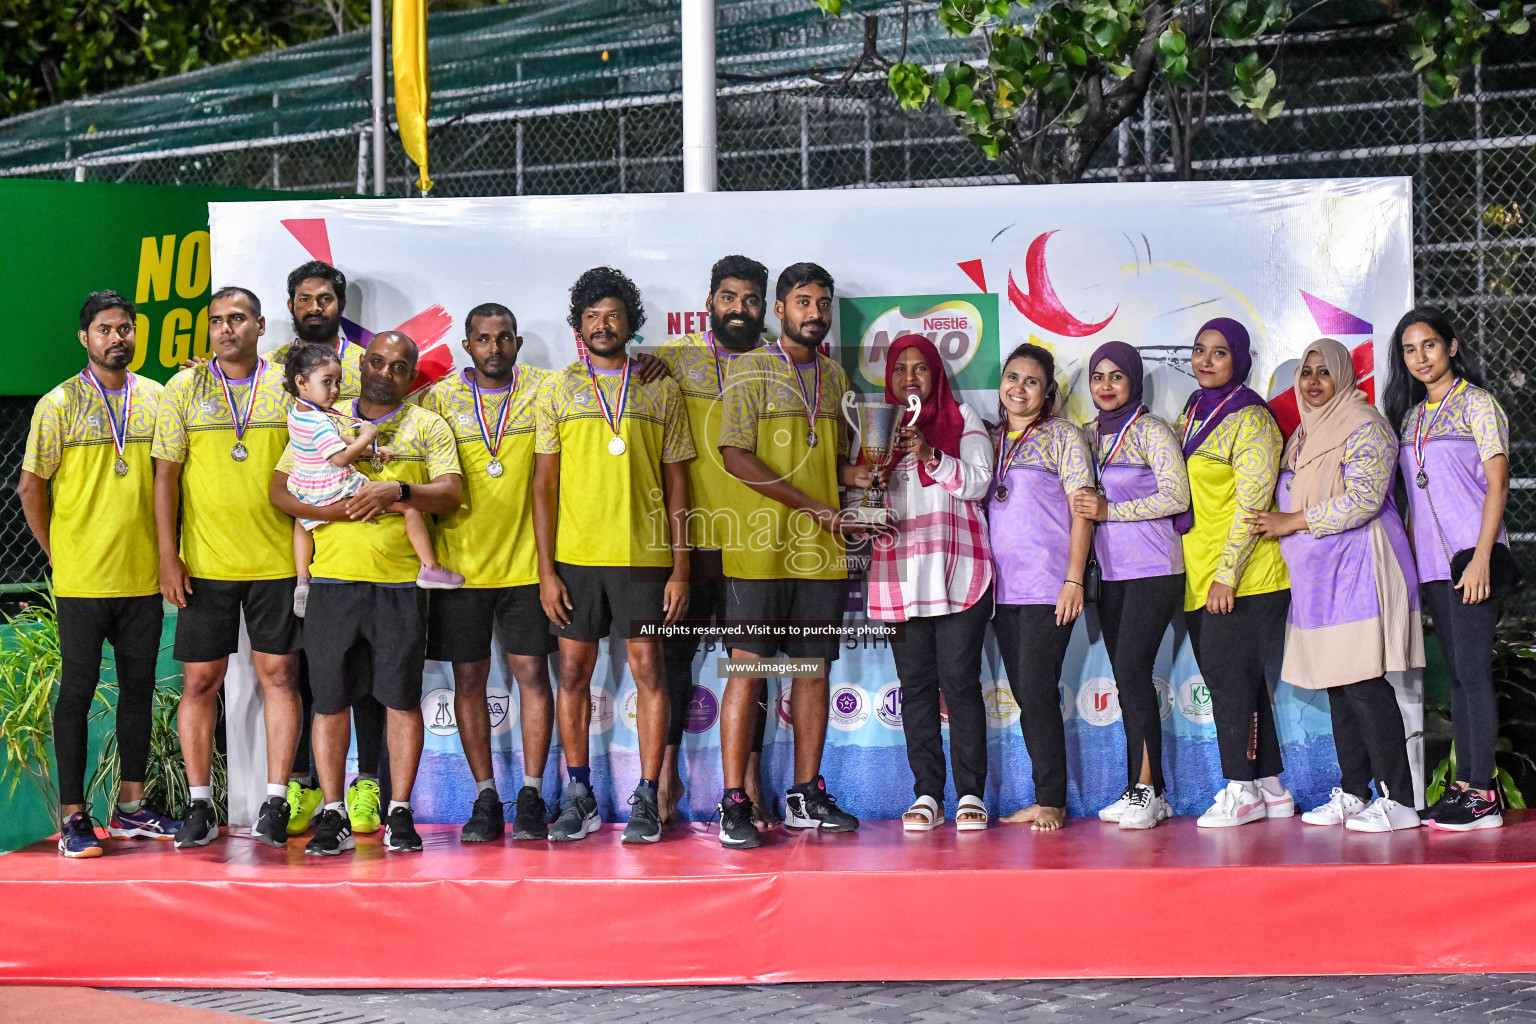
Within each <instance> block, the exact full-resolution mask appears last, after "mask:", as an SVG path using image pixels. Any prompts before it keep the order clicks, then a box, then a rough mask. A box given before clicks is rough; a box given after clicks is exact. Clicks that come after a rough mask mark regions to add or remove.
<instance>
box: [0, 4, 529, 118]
mask: <svg viewBox="0 0 1536 1024" xmlns="http://www.w3.org/2000/svg"><path fill="white" fill-rule="evenodd" d="M505 2H506V0H433V2H432V3H431V4H430V7H431V9H432V10H434V11H438V10H452V9H457V8H465V7H485V6H489V5H490V4H492V3H505ZM387 8H388V5H387V4H386V9H387ZM368 11H369V3H368V0H0V117H10V116H12V115H15V114H21V113H25V112H26V111H28V110H34V109H36V108H38V107H42V106H47V105H49V104H53V103H58V102H61V101H63V100H71V99H78V98H79V97H81V96H85V95H89V94H92V93H99V92H105V91H107V90H109V89H116V88H119V87H121V86H125V85H135V84H138V83H140V82H147V81H150V80H152V79H156V78H159V77H161V76H162V75H174V74H179V73H181V72H183V71H194V70H196V69H198V68H203V67H207V66H209V65H210V64H219V63H222V62H224V61H229V60H239V59H240V58H242V57H250V56H254V55H256V54H258V53H262V52H264V51H266V50H270V49H274V48H276V47H281V46H289V45H292V44H295V43H302V42H308V41H310V40H313V39H319V38H321V37H324V36H328V35H334V34H336V33H339V32H346V31H350V30H352V29H355V28H361V27H363V26H365V25H367V24H368Z"/></svg>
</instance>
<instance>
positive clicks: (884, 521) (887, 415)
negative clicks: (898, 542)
mask: <svg viewBox="0 0 1536 1024" xmlns="http://www.w3.org/2000/svg"><path fill="white" fill-rule="evenodd" d="M855 405H857V406H858V414H857V415H855V414H854V411H853V407H854V406H855ZM922 411H923V401H922V399H920V398H918V397H917V396H916V395H908V396H907V404H906V406H905V407H903V406H899V405H890V404H889V403H886V402H860V401H858V399H857V398H855V397H854V394H853V392H852V391H849V392H846V393H845V394H844V395H843V418H844V419H846V420H847V421H848V425H849V426H850V427H852V428H853V444H854V448H855V449H857V450H862V451H863V452H864V461H866V462H868V463H869V465H870V467H871V468H873V469H874V470H875V482H874V483H872V484H870V485H869V486H868V487H866V488H865V489H864V500H863V501H861V502H860V503H859V505H858V507H857V508H855V509H854V510H853V521H854V522H856V523H867V524H869V525H872V526H885V525H888V524H889V523H890V522H891V521H892V520H893V519H895V517H896V514H895V512H893V511H892V509H891V507H890V505H889V504H887V503H886V500H885V485H884V484H883V483H882V481H881V478H882V476H883V473H882V472H881V471H882V470H884V469H885V467H886V464H887V463H889V462H890V460H891V453H892V452H893V451H894V450H895V447H896V428H897V427H899V426H901V420H902V416H903V415H904V414H906V413H908V412H910V413H911V414H912V418H911V420H909V422H910V423H916V422H917V417H918V414H919V413H921V412H922Z"/></svg>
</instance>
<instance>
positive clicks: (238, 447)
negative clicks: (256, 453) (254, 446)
mask: <svg viewBox="0 0 1536 1024" xmlns="http://www.w3.org/2000/svg"><path fill="white" fill-rule="evenodd" d="M250 456H251V453H250V451H249V450H248V449H247V448H246V447H245V442H243V441H236V442H235V446H234V447H233V448H231V449H230V450H229V457H230V458H232V459H234V460H235V461H236V462H244V461H245V460H246V459H248V458H250Z"/></svg>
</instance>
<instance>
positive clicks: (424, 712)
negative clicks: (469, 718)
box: [421, 687, 459, 736]
mask: <svg viewBox="0 0 1536 1024" xmlns="http://www.w3.org/2000/svg"><path fill="white" fill-rule="evenodd" d="M421 720H422V722H423V723H425V725H426V727H427V732H430V733H431V734H432V735H433V736H453V735H455V734H456V733H457V732H458V731H459V722H458V719H456V718H454V716H453V691H452V690H450V689H447V688H446V687H441V688H439V689H436V690H428V691H427V692H426V693H424V694H422V695H421Z"/></svg>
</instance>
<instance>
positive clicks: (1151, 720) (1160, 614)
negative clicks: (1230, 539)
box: [1099, 573, 1184, 796]
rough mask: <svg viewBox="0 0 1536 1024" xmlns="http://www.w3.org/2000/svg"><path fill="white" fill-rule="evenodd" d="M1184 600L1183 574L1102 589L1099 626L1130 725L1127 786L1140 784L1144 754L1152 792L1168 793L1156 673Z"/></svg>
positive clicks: (1124, 716) (1127, 731)
mask: <svg viewBox="0 0 1536 1024" xmlns="http://www.w3.org/2000/svg"><path fill="white" fill-rule="evenodd" d="M1183 600H1184V574H1183V573H1178V574H1176V575H1173V576H1148V577H1145V578H1143V579H1136V580H1105V581H1104V582H1103V583H1102V584H1101V585H1100V587H1099V626H1100V628H1101V629H1103V631H1104V646H1105V647H1106V648H1108V649H1109V663H1110V665H1111V666H1113V668H1114V673H1115V689H1116V691H1118V693H1119V695H1120V717H1121V720H1122V721H1123V723H1124V725H1125V784H1126V785H1127V786H1131V785H1134V784H1135V783H1137V782H1139V781H1140V780H1141V759H1142V751H1143V750H1145V751H1146V759H1147V770H1148V771H1149V772H1151V774H1152V790H1153V792H1155V793H1157V794H1158V795H1159V796H1161V795H1162V792H1163V720H1162V717H1161V716H1160V715H1159V714H1158V713H1157V688H1156V687H1155V686H1153V684H1152V667H1153V664H1154V663H1155V662H1156V661H1157V649H1158V647H1160V646H1162V643H1163V634H1164V633H1166V632H1168V624H1169V623H1170V622H1172V621H1173V616H1174V613H1175V612H1177V611H1178V610H1179V603H1180V602H1181V601H1183Z"/></svg>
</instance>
